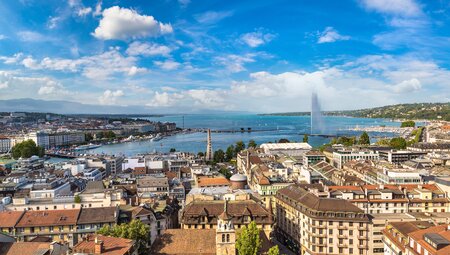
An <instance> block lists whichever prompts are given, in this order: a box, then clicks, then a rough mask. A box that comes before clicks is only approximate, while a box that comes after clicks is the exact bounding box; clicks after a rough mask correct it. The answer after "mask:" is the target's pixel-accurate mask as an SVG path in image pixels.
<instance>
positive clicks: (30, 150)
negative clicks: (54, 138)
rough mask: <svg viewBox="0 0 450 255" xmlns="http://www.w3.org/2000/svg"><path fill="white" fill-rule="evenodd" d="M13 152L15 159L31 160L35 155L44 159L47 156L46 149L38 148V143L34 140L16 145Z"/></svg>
mask: <svg viewBox="0 0 450 255" xmlns="http://www.w3.org/2000/svg"><path fill="white" fill-rule="evenodd" d="M11 152H12V156H13V158H15V159H18V158H29V157H31V156H34V155H36V156H39V157H43V156H44V155H45V150H44V148H42V147H40V146H36V143H35V142H34V141H33V140H26V141H23V142H21V143H18V144H16V145H14V147H13V148H12V150H11Z"/></svg>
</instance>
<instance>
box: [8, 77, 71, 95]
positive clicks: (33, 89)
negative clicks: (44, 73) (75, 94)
mask: <svg viewBox="0 0 450 255" xmlns="http://www.w3.org/2000/svg"><path fill="white" fill-rule="evenodd" d="M0 88H3V89H5V88H7V89H8V93H6V94H5V93H4V94H2V95H1V96H0V98H9V97H8V96H7V95H10V96H14V97H16V98H17V97H40V98H45V99H49V98H60V97H62V96H68V95H69V92H68V91H67V89H66V88H65V87H64V86H63V85H62V84H61V83H60V82H59V81H57V80H55V79H53V78H51V77H28V76H23V75H18V74H17V73H15V72H12V71H0ZM5 96H6V97H5Z"/></svg>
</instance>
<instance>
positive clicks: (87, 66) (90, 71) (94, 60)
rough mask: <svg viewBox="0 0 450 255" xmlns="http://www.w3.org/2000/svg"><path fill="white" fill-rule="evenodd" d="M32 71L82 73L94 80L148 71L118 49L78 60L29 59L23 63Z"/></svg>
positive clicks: (134, 58) (135, 59) (111, 49)
mask: <svg viewBox="0 0 450 255" xmlns="http://www.w3.org/2000/svg"><path fill="white" fill-rule="evenodd" d="M21 63H22V64H23V65H24V66H25V67H27V68H30V69H45V70H55V71H66V72H81V73H82V74H83V75H84V76H85V77H88V78H90V79H94V80H104V79H108V78H111V76H113V75H115V74H118V73H119V74H120V73H121V74H126V75H135V74H138V73H143V72H145V71H146V69H145V68H139V67H137V58H136V57H133V56H124V55H122V54H121V53H120V52H119V50H118V48H110V50H109V51H106V52H103V53H101V54H98V55H93V56H85V57H81V58H78V59H65V58H49V57H46V58H44V59H42V60H41V61H37V60H35V59H34V58H32V57H30V56H29V57H27V58H25V59H23V60H22V62H21Z"/></svg>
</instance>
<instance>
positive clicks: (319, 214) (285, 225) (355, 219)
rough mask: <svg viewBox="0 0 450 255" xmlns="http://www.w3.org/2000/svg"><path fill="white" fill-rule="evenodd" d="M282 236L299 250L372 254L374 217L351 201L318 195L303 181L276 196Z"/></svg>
mask: <svg viewBox="0 0 450 255" xmlns="http://www.w3.org/2000/svg"><path fill="white" fill-rule="evenodd" d="M275 198H276V214H277V229H276V234H277V237H278V240H279V241H281V242H283V243H284V244H285V245H286V246H287V247H289V248H290V249H291V250H293V251H294V252H296V253H297V254H308V255H309V254H314V255H319V254H370V252H369V237H370V233H369V231H370V219H369V216H368V215H367V214H366V213H365V212H364V211H363V210H361V209H359V208H358V207H356V206H355V205H353V204H351V203H350V202H348V201H345V200H342V199H334V198H322V197H318V196H316V195H314V194H312V193H310V192H308V191H306V190H305V189H303V188H301V187H300V186H299V185H291V186H289V187H286V188H283V189H280V190H279V191H278V193H277V194H276V196H275Z"/></svg>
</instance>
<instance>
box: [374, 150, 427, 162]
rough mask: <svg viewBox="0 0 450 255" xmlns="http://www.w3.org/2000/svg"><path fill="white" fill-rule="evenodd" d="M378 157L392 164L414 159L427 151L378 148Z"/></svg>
mask: <svg viewBox="0 0 450 255" xmlns="http://www.w3.org/2000/svg"><path fill="white" fill-rule="evenodd" d="M377 152H378V154H379V156H380V159H383V160H386V161H388V162H389V163H392V164H397V165H398V164H400V163H403V162H405V161H408V160H411V159H416V158H420V157H423V156H425V155H427V152H421V151H409V150H379V151H377Z"/></svg>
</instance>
